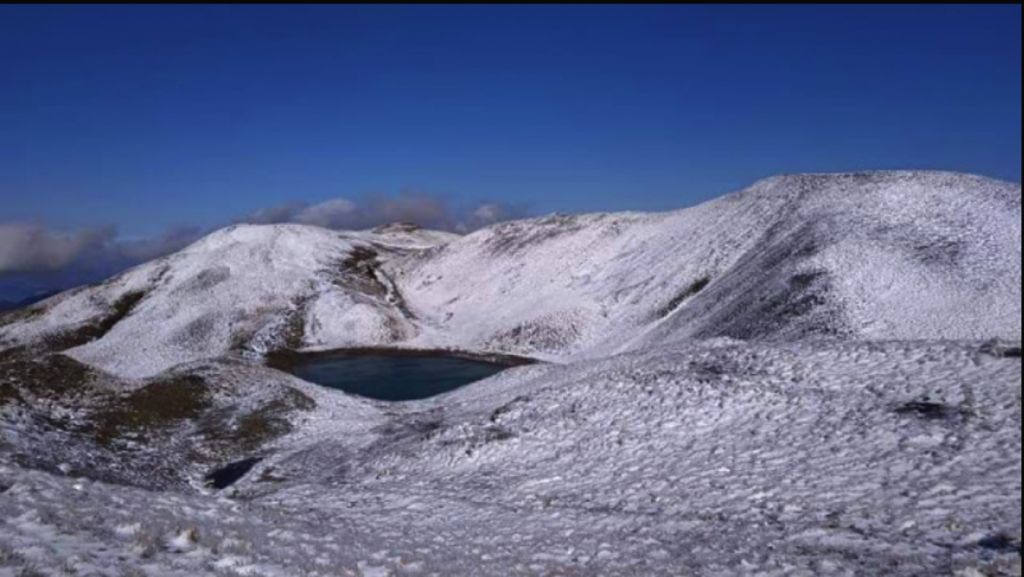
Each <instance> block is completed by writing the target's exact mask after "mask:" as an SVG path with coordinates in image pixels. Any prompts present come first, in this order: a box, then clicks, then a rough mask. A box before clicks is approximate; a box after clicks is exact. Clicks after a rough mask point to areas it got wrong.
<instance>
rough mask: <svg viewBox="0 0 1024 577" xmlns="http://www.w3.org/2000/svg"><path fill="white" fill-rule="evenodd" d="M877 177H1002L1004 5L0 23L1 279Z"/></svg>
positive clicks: (212, 12)
mask: <svg viewBox="0 0 1024 577" xmlns="http://www.w3.org/2000/svg"><path fill="white" fill-rule="evenodd" d="M893 168H899V169H942V170H956V171H964V172H971V173H977V174H982V175H986V176H992V177H995V178H1000V179H1004V180H1011V181H1017V182H1019V181H1020V173H1021V6H1020V5H1015V6H895V7H886V6H862V7H853V6H842V7H831V6H768V7H752V6H724V7H710V6H382V7H372V6H239V7H236V6H82V7H76V6H38V7H33V6H0V245H2V244H6V245H7V248H6V249H5V248H4V247H3V246H0V281H2V280H3V278H4V275H7V277H11V276H12V275H20V276H21V277H24V276H25V275H36V276H39V275H41V274H42V273H46V274H52V273H55V272H61V271H64V272H66V270H68V269H72V268H79V269H82V268H89V266H90V259H91V260H92V261H93V263H95V262H98V261H99V260H104V259H106V260H105V263H106V265H107V266H108V268H111V267H113V268H116V266H120V264H123V263H127V262H129V261H132V260H138V259H140V258H145V257H148V256H152V255H156V254H158V253H160V252H161V251H166V250H170V249H172V248H174V247H176V246H178V245H179V244H181V243H182V242H185V241H187V240H188V239H190V238H193V237H194V236H196V235H198V234H202V233H203V232H205V231H208V230H211V229H213V228H216V227H219V226H223V225H225V224H228V223H232V222H239V221H247V220H261V219H262V221H269V220H275V219H277V220H290V221H303V222H312V223H315V224H323V223H329V224H330V225H331V226H336V227H340V226H356V225H366V224H373V223H374V222H375V221H377V220H381V219H386V218H391V217H408V218H411V219H416V218H419V217H420V216H422V215H426V216H425V217H424V218H423V219H422V220H425V221H426V224H428V225H433V226H442V227H445V228H454V229H461V230H470V229H472V228H474V227H477V226H481V225H484V224H487V223H488V222H489V221H492V220H499V219H501V218H512V217H516V216H522V215H527V214H548V213H552V212H568V213H578V212H596V211H618V210H644V211H659V210H670V209H676V208H683V207H686V206H690V205H693V204H696V203H699V202H701V201H704V200H707V199H710V198H712V197H715V196H719V195H721V194H724V193H726V192H730V191H733V190H737V189H740V188H743V187H745V186H748V185H750V184H751V183H753V182H754V181H756V180H758V179H760V178H763V177H767V176H771V175H775V174H781V173H793V172H836V171H852V170H866V169H893ZM346 211H347V212H346ZM303 215H305V216H303ZM346 215H347V216H346ZM482 215H486V216H488V217H489V218H481V216H482ZM168 239H171V240H168ZM126 243H128V244H130V245H131V246H128V247H127V248H126V246H125V244H126ZM111 247H113V248H111ZM143 248H147V250H148V252H147V250H142V249H143ZM111 252H114V253H116V258H115V257H111V256H110V254H111ZM5 262H6V265H5ZM114 262H116V263H117V264H111V263H114ZM72 276H74V275H72ZM0 288H2V287H0ZM2 294H3V293H2V291H0V297H2Z"/></svg>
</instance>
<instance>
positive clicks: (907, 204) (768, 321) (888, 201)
mask: <svg viewBox="0 0 1024 577" xmlns="http://www.w3.org/2000/svg"><path fill="white" fill-rule="evenodd" d="M1020 250H1021V249H1020V186H1019V185H1015V184H1012V183H1003V182H999V181H994V180H990V179H986V178H983V177H976V176H972V175H961V174H957V173H950V172H906V171H880V172H862V173H848V174H845V173H844V174H811V175H782V176H777V177H772V178H768V179H764V180H761V181H758V182H757V183H755V184H754V185H752V186H751V187H749V188H747V189H744V190H741V191H738V192H736V193H732V194H729V195H726V196H723V197H721V198H718V199H715V200H712V201H709V202H706V203H703V204H700V205H697V206H695V207H691V208H687V209H682V210H678V211H673V212H667V213H656V214H646V213H638V212H625V213H610V214H588V215H573V216H568V215H550V216H545V217H538V218H533V219H526V220H520V221H512V222H507V223H502V224H498V225H494V226H491V227H488V228H485V229H482V230H480V231H477V232H475V233H472V234H469V235H466V236H458V235H453V234H448V233H439V232H434V231H426V230H423V229H419V228H417V227H411V226H408V225H401V226H392V227H381V228H378V229H377V230H376V231H363V232H333V231H328V230H325V229H319V228H316V227H310V226H305V225H234V226H231V227H228V228H225V229H221V230H219V231H216V232H214V233H212V234H210V235H209V236H207V237H205V238H203V239H201V240H199V241H197V242H196V243H194V244H192V245H190V246H189V247H187V248H185V249H184V250H182V251H181V252H179V253H176V254H174V255H171V256H169V257H166V258H163V259H158V260H157V261H153V262H151V263H146V264H144V265H141V266H139V267H136V268H134V269H132V270H130V271H128V272H126V273H124V274H122V275H120V276H118V277H115V278H114V279H111V280H109V281H107V282H106V283H103V284H102V285H100V286H99V287H93V288H83V289H77V290H76V291H72V292H70V293H65V294H63V295H60V296H58V297H56V298H54V299H50V300H48V301H45V302H44V303H41V304H39V305H37V306H36V307H33V308H31V309H29V311H28V313H27V314H26V313H22V316H23V318H22V319H21V320H20V321H17V322H10V321H7V323H6V326H2V327H0V341H3V340H6V341H8V342H11V343H12V344H18V345H30V344H32V343H38V342H41V341H45V340H47V339H50V340H53V338H54V335H55V334H60V333H62V332H68V331H72V330H73V329H75V328H81V327H82V326H86V325H89V324H90V323H94V324H95V323H97V322H100V321H102V319H103V318H108V317H109V316H110V314H111V311H112V310H113V309H116V308H117V307H116V306H114V305H116V303H117V302H118V300H119V299H120V298H122V297H124V296H125V295H128V294H142V295H144V296H142V297H141V298H140V299H139V301H138V302H137V303H136V304H135V305H134V306H133V307H132V310H130V311H128V312H127V314H125V315H123V318H119V319H118V320H117V322H116V323H114V324H113V325H112V326H111V328H110V329H109V330H108V331H104V334H103V335H101V336H100V337H99V338H97V339H94V340H93V341H90V342H72V344H75V345H76V346H74V347H70V349H69V350H68V353H69V354H70V355H71V356H73V357H75V358H77V359H79V360H81V361H83V362H85V363H87V364H90V365H93V366H96V367H99V368H102V369H104V370H109V371H112V372H114V373H116V374H119V375H121V376H127V377H149V376H153V375H155V374H157V373H159V372H161V371H163V370H166V369H168V368H171V367H173V366H175V365H176V364H180V363H185V362H192V361H196V360H200V359H204V358H216V357H219V356H225V355H235V354H242V355H250V356H256V357H258V356H260V355H262V354H265V353H268V352H272V351H275V350H283V349H288V350H302V351H313V350H324V349H341V348H361V347H380V346H391V347H400V348H419V349H429V348H440V349H459V350H465V351H469V352H481V353H497V354H513V355H519V356H532V357H535V358H540V359H545V360H555V361H558V360H574V359H580V358H598V357H601V356H606V355H609V354H614V353H618V352H626V351H629V350H636V349H637V348H642V347H645V346H651V345H653V344H659V343H664V342H673V341H678V340H686V339H709V338H718V337H728V338H733V339H740V340H793V339H806V338H826V339H855V340H856V339H868V340H873V339H878V340H886V339H904V338H924V339H945V340H957V339H988V338H1005V339H1011V340H1014V339H1016V340H1019V338H1020ZM496 303H497V306H495V305H496ZM154 326H155V327H157V330H155V331H154V330H153V327H154ZM58 340H59V339H58ZM72 341H74V339H72ZM129 343H130V345H129ZM126 350H129V351H138V352H137V353H133V352H129V353H127V354H126ZM143 357H146V358H143Z"/></svg>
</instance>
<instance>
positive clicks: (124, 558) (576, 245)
mask: <svg viewBox="0 0 1024 577" xmlns="http://www.w3.org/2000/svg"><path fill="white" fill-rule="evenodd" d="M1020 334H1021V188H1020V185H1018V184H1010V183H1002V182H997V181H993V180H989V179H984V178H980V177H973V176H966V175H958V174H952V173H922V172H877V173H863V174H845V175H802V176H783V177H777V178H772V179H768V180H765V181H762V182H760V183H757V184H755V185H754V186H752V187H751V188H749V189H746V190H744V191H741V192H738V193H734V194H731V195H728V196H725V197H723V198H721V199H718V200H715V201H712V202H709V203H706V204H703V205H701V206H697V207H694V208H690V209H686V210H681V211H678V212H673V213H665V214H635V213H627V214H603V215H586V216H550V217H545V218H537V219H532V220H524V221H518V222H510V223H505V224H500V225H497V226H493V227H490V228H487V229H484V230H481V231H479V232H476V233H474V234H471V235H468V236H456V235H450V234H446V233H439V232H432V231H425V230H421V229H418V228H416V227H415V226H411V225H403V224H398V225H393V226H387V227H382V228H378V229H376V230H372V231H363V232H332V231H329V230H325V229H321V228H315V227H308V226H300V225H268V226H248V225H247V226H235V227H231V228H227V229H224V230H222V231H219V232H217V233H214V234H212V235H210V236H209V237H207V238H205V239H202V240H200V241H199V242H197V243H195V244H193V245H192V246H190V247H188V248H186V249H185V250H183V251H181V252H179V253H177V254H174V255H172V256H169V257H167V258H163V259H159V260H157V261H153V262H150V263H147V264H145V265H142V266H140V267H137V268H135V269H133V270H130V271H128V272H126V273H124V274H122V275H120V276H118V277H116V278H113V279H110V280H109V281H107V282H104V283H102V284H100V285H96V286H90V287H82V288H80V289H76V290H73V291H70V292H67V293H63V294H60V295H57V296H55V297H53V298H50V299H48V300H46V301H44V302H41V303H38V304H35V305H33V306H31V307H28V308H24V309H20V310H17V311H13V312H10V313H7V314H3V315H0V577H15V576H17V577H21V576H22V575H45V576H64V575H102V576H110V577H121V576H125V575H129V576H133V577H137V576H141V575H146V576H152V577H163V576H189V577H192V576H205V575H212V576H243V575H245V576H265V577H271V576H273V577H291V576H296V577H307V576H321V577H337V576H339V575H353V576H375V577H376V576H391V575H446V576H447V575H453V576H454V575H500V576H507V575H531V576H532V575H621V576H634V575H695V576H698V577H712V576H714V577H718V576H722V577H726V576H738V575H764V576H779V577H782V576H787V577H788V576H804V575H807V576H810V575H839V576H857V575H896V576H907V577H910V576H918V575H952V576H956V577H978V576H979V575H980V576H1019V575H1020V573H1021V555H1020V553H1021V364H1020V358H1021V352H1020V339H1021V337H1020ZM372 348H407V349H435V350H440V349H444V350H448V351H457V352H459V353H493V354H503V355H513V356H524V357H530V358H532V359H536V360H540V361H547V362H545V363H541V364H534V365H530V366H522V367H518V368H514V369H510V370H507V371H505V372H503V373H501V374H499V375H497V376H496V377H493V378H490V379H487V380H484V381H480V382H477V383H474V384H471V385H469V386H467V387H465V388H462V389H459V390H458V391H455V392H453V393H450V394H447V395H442V396H440V397H436V398H434V399H429V400H427V401H416V402H409V403H398V404H395V403H391V404H389V403H383V402H377V401H371V400H368V399H363V398H359V397H354V396H350V395H347V394H345V393H342V392H340V391H336V390H332V389H328V388H325V387H319V386H316V385H313V384H311V383H307V382H304V381H301V380H299V379H297V378H295V377H293V376H291V375H288V374H286V373H283V372H280V371H278V370H276V369H275V368H273V367H274V366H278V365H276V364H274V362H272V361H274V360H275V359H278V358H281V356H283V357H285V358H287V356H288V354H290V353H296V352H313V351H328V350H335V349H372Z"/></svg>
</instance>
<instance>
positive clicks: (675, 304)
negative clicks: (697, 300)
mask: <svg viewBox="0 0 1024 577" xmlns="http://www.w3.org/2000/svg"><path fill="white" fill-rule="evenodd" d="M710 284H711V279H710V278H708V277H704V278H701V279H698V280H697V281H695V282H694V283H693V284H691V285H690V286H688V287H686V289H684V290H683V292H681V293H679V295H678V296H676V297H675V298H674V299H672V300H671V301H669V303H668V304H667V305H665V307H664V308H662V309H661V311H659V312H658V317H659V318H663V317H666V316H668V315H670V314H672V313H674V312H675V311H676V309H678V308H679V307H680V305H682V304H683V303H685V302H686V301H688V300H690V299H692V298H693V297H695V296H697V295H698V294H700V293H701V292H702V291H703V290H704V289H706V288H708V285H710Z"/></svg>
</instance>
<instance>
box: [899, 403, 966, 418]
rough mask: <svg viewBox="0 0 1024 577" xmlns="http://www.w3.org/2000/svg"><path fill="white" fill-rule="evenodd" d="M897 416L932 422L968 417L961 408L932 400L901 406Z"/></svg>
mask: <svg viewBox="0 0 1024 577" xmlns="http://www.w3.org/2000/svg"><path fill="white" fill-rule="evenodd" d="M896 414H897V415H902V416H909V417H919V418H921V419H926V420H930V421H940V420H947V419H957V418H962V417H965V416H967V415H968V413H967V411H965V410H964V409H962V408H960V407H954V406H950V405H946V404H943V403H935V402H932V401H930V400H923V401H913V402H910V403H907V404H905V405H901V406H900V407H897V409H896Z"/></svg>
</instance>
